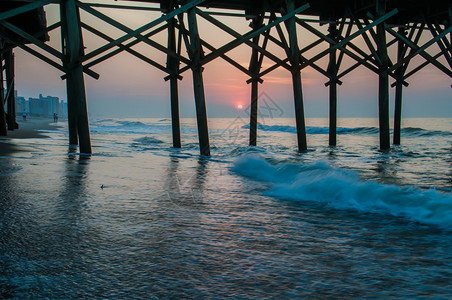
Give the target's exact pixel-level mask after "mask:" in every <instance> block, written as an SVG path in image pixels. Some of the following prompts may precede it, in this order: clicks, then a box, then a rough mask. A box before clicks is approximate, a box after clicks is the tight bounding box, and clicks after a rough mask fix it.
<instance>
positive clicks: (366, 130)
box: [242, 123, 452, 137]
mask: <svg viewBox="0 0 452 300" xmlns="http://www.w3.org/2000/svg"><path fill="white" fill-rule="evenodd" d="M242 128H244V129H249V128H250V125H249V124H246V125H243V126H242ZM257 128H258V129H259V130H262V131H274V132H288V133H296V132H297V128H296V127H295V126H288V125H264V124H260V123H258V125H257ZM336 132H337V134H364V135H368V134H378V132H379V129H378V128H377V127H354V128H346V127H338V128H337V129H336ZM306 133H308V134H328V133H329V128H328V127H316V126H307V127H306ZM402 134H403V135H405V136H410V137H425V136H452V132H449V131H441V130H427V129H422V128H414V127H407V128H402Z"/></svg>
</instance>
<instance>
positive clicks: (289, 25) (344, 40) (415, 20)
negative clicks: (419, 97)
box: [0, 0, 452, 155]
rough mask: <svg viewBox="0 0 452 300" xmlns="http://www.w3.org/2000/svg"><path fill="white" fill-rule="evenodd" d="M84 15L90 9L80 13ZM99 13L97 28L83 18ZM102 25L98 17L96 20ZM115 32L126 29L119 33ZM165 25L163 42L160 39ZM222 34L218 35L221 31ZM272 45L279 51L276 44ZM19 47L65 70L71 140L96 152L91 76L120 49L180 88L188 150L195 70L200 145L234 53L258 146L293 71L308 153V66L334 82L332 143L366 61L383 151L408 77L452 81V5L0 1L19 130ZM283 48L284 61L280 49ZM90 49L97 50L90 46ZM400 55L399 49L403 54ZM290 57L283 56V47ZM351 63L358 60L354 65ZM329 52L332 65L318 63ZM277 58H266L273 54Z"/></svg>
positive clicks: (3, 88) (401, 1) (176, 130)
mask: <svg viewBox="0 0 452 300" xmlns="http://www.w3.org/2000/svg"><path fill="white" fill-rule="evenodd" d="M48 5H57V6H58V8H59V12H60V18H59V20H58V21H57V22H55V23H54V24H47V23H48V22H47V21H46V18H45V8H46V6H48ZM104 9H116V10H123V11H128V12H130V11H149V12H150V13H151V12H158V14H155V13H154V14H152V15H153V16H156V15H158V16H157V17H154V18H152V19H151V20H148V22H147V23H145V24H143V25H142V26H140V27H138V28H136V29H132V28H130V27H128V26H127V25H125V24H122V23H121V22H120V21H118V20H116V19H115V18H113V17H111V16H108V14H106V13H105V12H104ZM81 12H83V13H81ZM83 16H89V17H90V18H95V19H97V20H99V21H100V22H99V24H98V26H96V27H95V26H94V25H92V24H90V23H89V22H87V21H86V20H84V18H83ZM222 18H242V19H246V20H249V22H250V30H249V31H248V32H246V33H239V32H237V31H235V30H234V29H233V28H231V27H230V26H228V25H227V24H226V23H225V22H222V20H223V19H222ZM200 19H202V20H203V22H207V23H209V24H210V25H211V26H215V27H216V28H218V29H220V30H222V31H223V32H225V33H227V34H229V35H230V36H232V37H233V40H232V41H228V42H225V43H224V44H223V45H221V46H213V44H218V41H215V42H216V43H213V42H212V41H211V40H209V37H205V36H202V35H201V34H200V33H199V26H200V25H199V20H200ZM96 24H97V23H96ZM107 27H113V28H115V29H117V30H119V31H121V32H122V35H121V36H120V37H112V36H110V35H109V31H108V30H107ZM52 31H58V32H59V33H60V36H61V47H59V48H55V47H54V46H51V45H50V42H51V41H50V35H49V33H50V32H52ZM86 32H89V33H90V34H93V35H95V36H97V37H99V38H100V39H102V40H103V45H102V46H99V47H98V48H96V49H94V50H92V51H89V52H85V48H86V47H85V46H87V45H85V44H84V43H85V40H84V38H83V34H84V33H86ZM162 32H166V34H167V41H166V43H161V42H160V41H159V40H158V39H157V38H156V35H157V34H159V33H162ZM304 33H309V34H310V35H313V36H315V37H316V38H315V40H314V41H312V42H310V44H301V43H300V39H299V37H300V36H303V34H304ZM210 39H211V37H210ZM141 43H142V44H146V45H147V46H149V47H151V48H153V49H156V50H158V51H159V52H161V53H163V54H164V56H165V59H164V60H159V59H157V58H156V57H148V56H146V55H145V54H143V53H140V52H139V50H137V49H136V48H134V46H136V45H137V44H141ZM241 45H246V46H248V47H250V48H251V57H249V64H247V65H244V64H243V63H242V64H241V63H239V62H238V61H237V60H234V59H233V58H232V57H231V56H229V55H228V53H229V52H231V51H232V50H233V49H235V48H237V47H239V46H241ZM269 45H272V47H269ZM16 47H19V48H21V49H23V50H24V51H26V52H28V53H29V54H30V55H33V56H35V57H37V58H39V59H41V60H42V61H44V62H46V63H47V64H48V65H50V66H52V67H54V68H57V69H58V70H60V71H61V78H62V80H64V81H66V89H67V101H68V125H69V126H68V128H69V145H71V146H78V147H79V151H80V153H85V154H90V153H92V149H91V139H90V130H89V122H88V111H87V105H86V103H87V99H86V92H85V82H84V77H85V76H91V77H93V78H96V79H98V78H99V76H101V75H102V74H98V73H97V72H96V71H95V66H96V65H98V64H100V63H102V62H104V61H106V60H108V59H110V58H112V57H114V56H115V55H117V54H119V53H121V52H128V53H129V54H130V55H133V56H135V57H137V58H138V59H140V60H141V61H142V62H143V63H144V64H149V65H151V66H152V67H153V68H155V69H156V71H158V72H161V73H162V74H163V76H162V80H163V79H164V80H165V81H166V82H168V86H169V90H170V99H169V101H170V104H171V118H172V134H173V146H174V147H176V148H179V147H181V145H182V141H181V135H180V123H179V95H178V82H179V80H182V79H183V75H184V73H185V72H192V77H193V93H194V100H195V107H196V118H197V126H198V137H199V149H200V154H201V155H210V143H209V130H208V126H207V124H208V122H207V112H206V106H207V105H208V103H209V99H207V98H206V96H205V93H204V80H203V70H204V69H205V68H208V67H209V66H208V65H209V63H210V62H212V61H214V60H217V59H223V60H225V61H226V62H228V63H229V64H231V65H232V66H234V67H235V68H237V69H238V70H240V71H241V72H243V73H244V74H246V75H247V76H249V79H248V80H247V82H246V83H245V82H244V84H249V86H250V89H251V99H250V108H251V109H250V116H249V118H250V133H249V134H250V136H249V144H250V145H257V141H258V132H257V122H258V113H257V112H258V106H259V98H258V95H259V85H260V84H262V83H263V82H264V81H265V76H266V75H268V74H270V73H271V72H272V71H274V70H276V69H278V68H283V69H285V70H286V71H288V72H289V73H290V75H291V79H292V87H293V100H294V110H295V118H296V129H297V145H298V150H299V151H300V152H304V151H306V150H307V148H308V144H307V139H306V128H305V127H306V126H305V114H304V106H303V79H302V71H303V70H304V69H306V68H312V69H314V70H315V71H316V72H319V73H320V74H322V75H323V76H324V77H325V88H328V89H329V107H330V111H329V140H328V143H329V145H331V146H335V145H336V143H337V137H336V126H337V101H338V87H339V86H340V85H342V83H343V81H342V79H343V77H344V76H345V75H347V74H350V73H351V72H353V71H354V70H355V69H357V68H358V67H365V68H367V69H369V70H370V71H372V72H373V73H374V74H375V75H376V76H375V78H376V80H378V116H379V130H380V136H379V141H380V149H382V150H386V149H389V148H390V146H391V137H390V118H389V111H390V107H389V93H390V87H393V88H394V93H395V107H394V124H393V128H394V130H393V141H392V143H393V144H400V130H401V115H402V98H403V97H402V94H403V89H404V88H406V87H408V85H409V78H410V77H411V76H412V75H414V74H416V73H417V72H419V71H420V70H422V69H423V68H424V67H426V66H427V65H433V66H434V67H436V68H437V69H439V70H440V71H441V72H442V73H444V74H445V75H446V76H449V78H452V3H451V2H450V1H446V0H430V1H422V0H416V1H408V0H391V1H388V0H337V1H331V0H310V1H309V0H302V1H299V0H276V1H270V0H262V1H252V0H240V1H238V0H232V1H217V0H169V1H163V0H161V1H145V0H141V1H127V0H123V1H114V2H113V1H96V2H94V1H93V2H90V1H79V0H36V1H32V0H30V1H26V0H22V1H18V0H10V1H2V3H1V7H0V55H1V57H0V58H1V72H0V74H1V75H0V77H1V78H0V79H1V85H0V103H1V106H0V135H2V136H5V135H7V133H8V130H16V129H18V126H17V123H16V121H15V118H16V112H15V99H14V84H15V82H14V77H15V76H14V70H15V64H20V63H21V62H20V61H15V58H14V48H16ZM275 47H276V48H278V49H282V50H283V53H284V54H285V55H284V56H283V57H281V56H280V55H278V54H277V53H276V52H275V51H273V50H272V49H274V48H275ZM90 48H91V47H90ZM394 49H395V51H391V50H394ZM278 53H279V52H278ZM345 58H348V59H351V60H353V63H352V64H343V60H344V59H345ZM322 59H328V64H327V67H325V66H322V64H320V63H319V61H320V60H322ZM264 60H265V61H266V62H271V64H270V65H269V64H263V61H264Z"/></svg>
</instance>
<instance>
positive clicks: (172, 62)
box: [167, 5, 182, 148]
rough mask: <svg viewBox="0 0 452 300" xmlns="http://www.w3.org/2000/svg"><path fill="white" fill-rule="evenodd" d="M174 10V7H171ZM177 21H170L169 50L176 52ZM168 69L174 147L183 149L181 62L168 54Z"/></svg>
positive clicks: (173, 19)
mask: <svg viewBox="0 0 452 300" xmlns="http://www.w3.org/2000/svg"><path fill="white" fill-rule="evenodd" d="M171 9H174V5H171ZM175 25H176V19H175V18H172V19H170V20H168V49H169V50H170V51H173V52H176V50H177V49H176V26H175ZM167 67H168V70H169V71H170V75H169V82H170V102H171V124H172V134H173V147H174V148H181V147H182V145H181V138H180V120H179V89H178V79H177V75H178V73H179V60H178V59H177V58H175V57H173V56H171V55H169V54H168V56H167Z"/></svg>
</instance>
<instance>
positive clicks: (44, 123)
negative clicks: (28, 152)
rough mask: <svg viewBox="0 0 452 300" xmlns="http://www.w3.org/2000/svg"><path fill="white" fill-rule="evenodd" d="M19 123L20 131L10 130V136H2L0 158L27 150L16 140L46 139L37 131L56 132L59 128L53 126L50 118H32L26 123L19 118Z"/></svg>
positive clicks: (0, 137) (0, 138)
mask: <svg viewBox="0 0 452 300" xmlns="http://www.w3.org/2000/svg"><path fill="white" fill-rule="evenodd" d="M17 123H18V124H19V129H16V130H13V131H10V130H8V136H0V156H8V155H10V154H11V153H13V152H16V151H24V150H25V149H23V148H21V147H20V142H19V141H15V140H16V139H27V138H45V137H47V136H46V135H45V134H43V133H42V132H39V131H37V130H55V129H56V128H58V126H55V125H54V124H52V119H50V118H30V119H27V120H26V121H23V120H22V119H21V118H20V119H19V118H17Z"/></svg>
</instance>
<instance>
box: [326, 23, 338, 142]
mask: <svg viewBox="0 0 452 300" xmlns="http://www.w3.org/2000/svg"><path fill="white" fill-rule="evenodd" d="M328 31H329V33H330V38H331V39H332V40H333V41H334V42H336V43H337V42H338V32H337V27H336V24H335V23H331V24H330V25H329V28H328ZM336 53H337V50H334V51H331V52H330V62H329V64H328V74H329V75H330V76H331V77H330V78H331V79H330V84H329V92H330V93H329V96H330V118H329V134H328V143H329V145H330V146H336V143H337V141H336V130H337V73H338V71H339V70H338V65H337V55H336Z"/></svg>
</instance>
